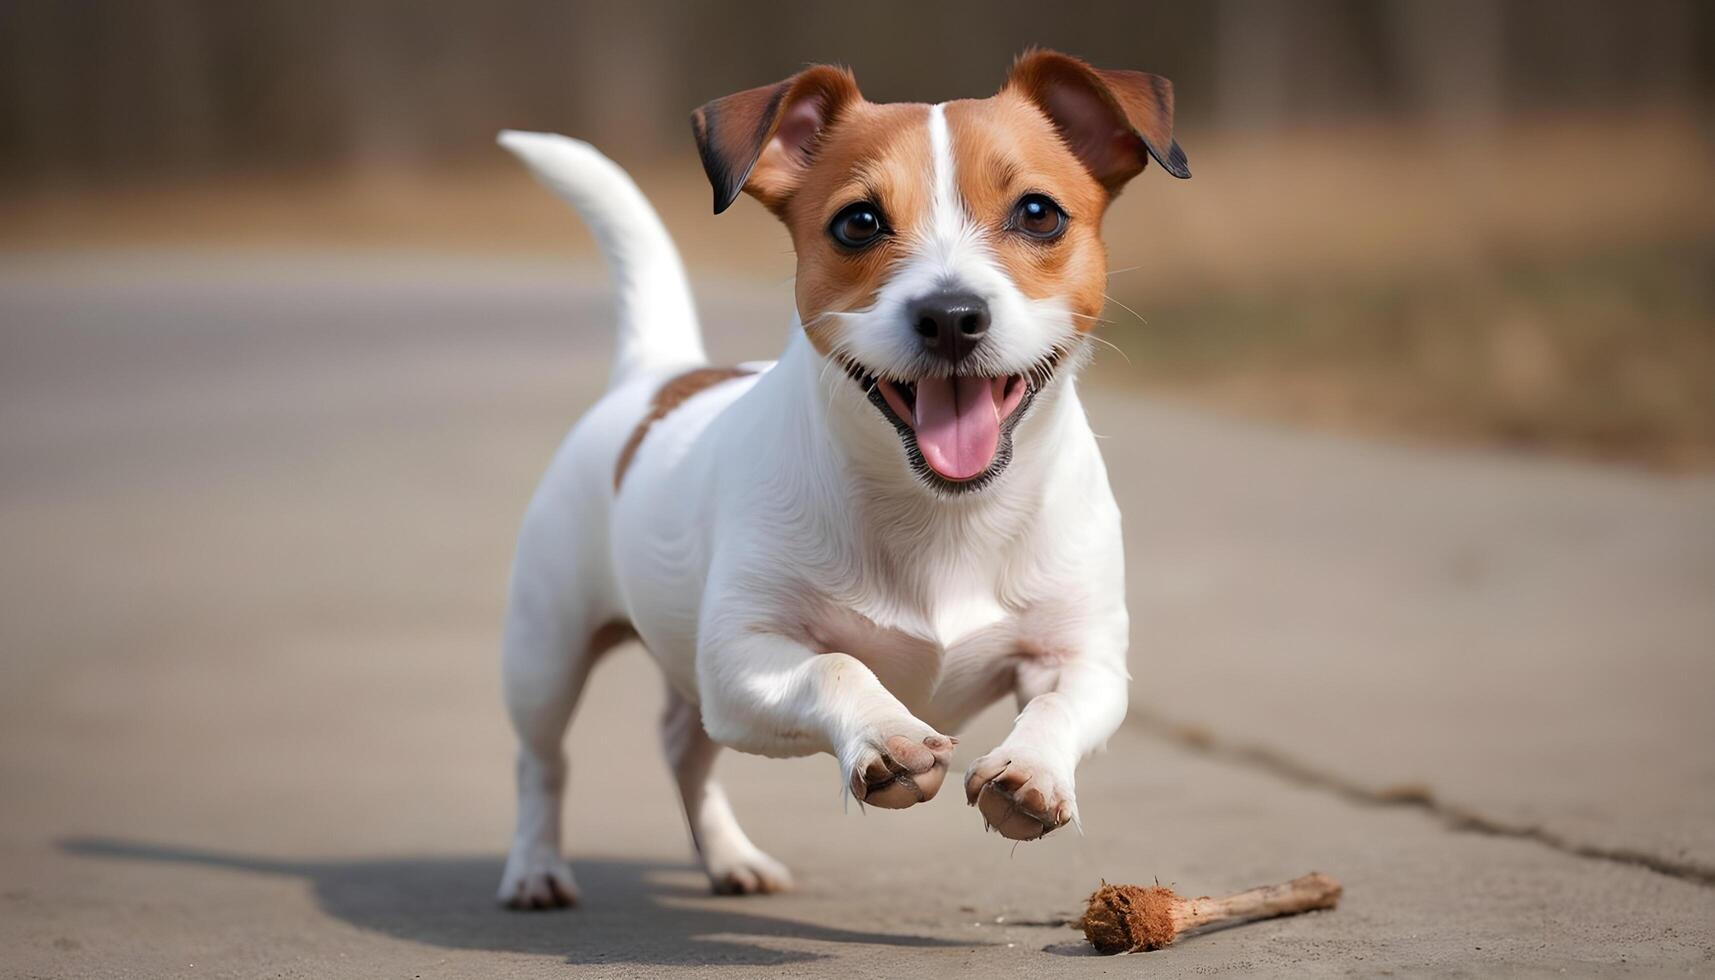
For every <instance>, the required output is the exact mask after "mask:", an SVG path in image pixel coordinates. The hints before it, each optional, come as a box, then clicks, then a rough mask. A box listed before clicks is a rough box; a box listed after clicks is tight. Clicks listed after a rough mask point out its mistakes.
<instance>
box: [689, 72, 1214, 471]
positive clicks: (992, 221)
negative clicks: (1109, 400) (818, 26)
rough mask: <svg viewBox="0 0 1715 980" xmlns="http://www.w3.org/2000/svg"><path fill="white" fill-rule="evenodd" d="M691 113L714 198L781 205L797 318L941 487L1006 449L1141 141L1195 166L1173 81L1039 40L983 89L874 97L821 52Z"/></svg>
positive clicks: (1178, 163)
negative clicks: (945, 98)
mask: <svg viewBox="0 0 1715 980" xmlns="http://www.w3.org/2000/svg"><path fill="white" fill-rule="evenodd" d="M692 124H693V127H694V128H695V131H696V136H697V144H698V147H699V149H700V150H701V151H702V158H703V166H704V168H705V169H706V170H707V171H708V175H709V180H710V182H711V183H712V184H713V185H714V194H715V211H716V212H717V213H718V212H720V211H724V210H726V208H727V207H729V206H730V205H731V204H732V202H733V201H734V200H735V199H736V198H737V197H738V195H739V192H740V191H743V192H745V193H748V194H750V195H751V196H752V197H755V198H756V199H757V200H759V201H761V202H762V203H763V205H765V206H766V207H767V208H768V209H769V210H770V211H772V212H774V214H775V215H776V216H778V217H779V218H780V220H781V221H782V222H784V223H785V225H786V227H787V229H788V230H789V231H790V233H791V236H792V242H793V246H794V247H795V249H796V251H797V257H798V276H797V287H796V289H797V302H798V312H799V317H800V320H801V321H802V323H803V325H804V333H805V335H806V336H807V337H808V339H809V341H810V343H811V344H812V345H814V347H815V349H816V351H817V352H818V353H820V355H821V356H822V357H824V358H828V359H830V360H831V361H833V362H834V363H836V364H837V365H838V366H839V368H841V369H842V370H843V371H844V373H845V375H846V376H847V377H849V379H850V381H848V380H847V378H837V379H836V380H835V383H837V384H840V385H852V386H853V387H852V389H851V390H852V391H855V392H858V393H859V394H860V395H861V396H862V397H866V398H867V399H868V401H869V403H870V404H871V405H873V406H874V412H872V413H871V414H872V415H876V417H875V420H874V421H875V422H876V423H881V422H885V423H887V424H891V425H892V426H893V427H894V428H895V429H896V430H897V431H898V433H899V437H900V440H901V443H902V445H903V447H904V451H905V454H906V459H907V462H908V464H909V465H910V466H911V468H912V469H913V470H914V471H915V472H916V473H917V474H918V476H919V477H920V478H921V479H922V480H923V482H924V483H926V484H927V485H928V486H930V487H932V488H935V489H937V490H940V491H944V492H960V491H968V490H974V489H978V488H980V487H982V486H984V485H986V484H987V483H988V482H989V481H990V480H992V479H993V478H994V477H995V476H997V475H998V474H999V473H1000V472H1001V471H1002V470H1003V469H1004V468H1005V467H1006V466H1007V464H1008V463H1009V462H1010V460H1011V458H1012V433H1013V430H1014V428H1015V427H1016V426H1017V425H1018V423H1019V422H1020V420H1021V419H1023V418H1024V417H1025V416H1026V415H1027V414H1028V413H1029V411H1030V408H1031V405H1032V403H1033V402H1035V401H1036V400H1037V398H1038V396H1039V395H1040V394H1041V393H1042V392H1043V391H1045V390H1046V389H1047V388H1048V387H1049V386H1051V385H1052V384H1054V382H1055V381H1056V380H1057V376H1058V373H1063V372H1061V371H1060V369H1062V368H1064V367H1066V366H1067V365H1068V364H1069V363H1070V362H1071V360H1072V359H1073V355H1075V354H1076V353H1077V352H1078V350H1079V349H1080V348H1081V347H1082V344H1083V342H1084V335H1085V333H1086V332H1087V331H1089V330H1090V329H1091V328H1092V327H1094V326H1095V324H1096V323H1097V318H1098V317H1099V316H1100V315H1101V312H1102V306H1103V302H1104V300H1105V298H1106V283H1107V253H1106V250H1105V248H1104V247H1103V244H1102V240H1101V235H1100V232H1101V221H1102V215H1103V213H1104V212H1105V211H1106V209H1107V207H1108V204H1109V202H1111V201H1112V200H1113V198H1114V196H1115V195H1116V194H1118V193H1119V191H1120V189H1121V188H1122V187H1123V186H1124V185H1125V184H1126V182H1127V181H1129V180H1131V178H1133V177H1135V176H1137V175H1138V174H1139V173H1141V172H1142V171H1143V169H1144V167H1145V166H1147V165H1148V162H1149V160H1150V158H1152V157H1153V158H1154V159H1155V160H1156V161H1158V162H1159V163H1160V164H1161V166H1162V167H1163V168H1164V169H1166V170H1167V171H1168V172H1169V173H1171V174H1173V175H1174V176H1176V177H1189V176H1190V175H1191V174H1190V171H1189V170H1188V169H1187V168H1186V161H1185V154H1184V153H1183V152H1182V151H1181V150H1180V149H1179V145H1178V144H1177V143H1175V142H1174V140H1173V87H1172V84H1171V83H1169V82H1168V81H1167V80H1166V79H1164V78H1160V77H1158V76H1155V75H1147V74H1144V73H1142V72H1134V71H1103V70H1099V69H1095V68H1091V67H1090V66H1089V65H1087V64H1085V63H1084V62H1082V61H1079V60H1077V59H1075V58H1071V57H1068V56H1066V55H1063V54H1058V53H1055V52H1051V51H1034V52H1031V53H1029V54H1026V55H1024V56H1023V57H1021V58H1020V59H1019V60H1018V61H1017V63H1016V64H1014V66H1013V69H1012V73H1011V75H1010V76H1009V77H1008V78H1007V81H1006V84H1005V85H1004V86H1003V87H1002V88H1001V90H1000V92H999V93H997V94H996V95H994V96H992V97H990V98H987V99H981V100H964V101H958V102H948V103H944V104H941V105H935V106H928V105H922V104H904V103H900V104H877V103H871V102H868V101H865V99H864V98H863V96H862V94H861V93H859V91H858V87H857V83H856V82H855V81H854V80H853V78H852V76H851V73H850V72H848V71H846V70H844V69H840V68H833V67H829V66H825V65H823V66H817V67H813V68H810V69H807V70H805V71H803V72H800V73H798V74H797V75H794V76H792V77H791V78H789V79H787V80H785V81H783V82H780V83H778V84H776V85H768V86H763V87H762V88H755V89H750V90H749V91H745V92H740V93H738V94H736V95H730V96H727V97H726V98H724V99H716V100H715V101H713V102H710V103H708V104H707V105H705V106H703V107H702V108H700V109H698V110H697V111H696V112H695V113H693V114H692ZM830 373H835V372H830ZM865 410H866V411H868V409H867V408H866V409H865ZM876 413H879V414H878V415H877V414H876Z"/></svg>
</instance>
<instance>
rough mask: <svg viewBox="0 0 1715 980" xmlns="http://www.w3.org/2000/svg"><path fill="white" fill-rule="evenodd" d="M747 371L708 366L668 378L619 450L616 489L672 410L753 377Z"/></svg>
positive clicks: (615, 477) (615, 468)
mask: <svg viewBox="0 0 1715 980" xmlns="http://www.w3.org/2000/svg"><path fill="white" fill-rule="evenodd" d="M754 373H755V372H753V371H747V370H745V369H744V368H736V367H707V368H697V369H696V370H693V371H686V372H685V373H684V374H680V375H676V376H674V377H672V378H669V379H667V383H666V384H663V385H662V386H661V390H659V391H657V392H655V397H654V398H652V399H650V401H649V411H648V412H646V413H644V415H643V418H641V419H639V420H638V422H637V427H636V428H634V429H632V430H631V437H630V438H628V439H626V440H625V446H624V447H623V448H622V449H620V451H619V460H618V461H617V462H615V463H614V466H613V489H614V491H615V492H618V491H619V484H620V483H621V481H623V480H624V479H625V471H626V470H628V469H630V468H631V460H632V458H633V457H635V456H636V455H637V450H638V449H639V448H641V447H642V445H643V437H644V436H647V435H648V434H649V429H650V428H651V427H652V426H654V425H655V423H657V422H659V421H661V420H662V419H664V418H666V417H667V416H668V414H670V413H671V412H672V411H673V409H675V408H678V407H679V406H680V405H683V404H684V403H685V402H687V401H689V400H690V399H691V397H692V396H694V395H696V394H698V393H700V392H703V391H705V390H707V389H709V388H713V387H714V386H715V385H718V384H720V383H721V382H723V381H731V380H732V379H734V378H742V377H745V376H746V375H750V374H754Z"/></svg>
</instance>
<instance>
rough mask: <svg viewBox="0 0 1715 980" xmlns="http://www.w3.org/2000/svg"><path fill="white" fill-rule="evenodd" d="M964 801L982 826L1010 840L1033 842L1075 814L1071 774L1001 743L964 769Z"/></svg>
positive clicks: (1076, 808) (1035, 756) (1021, 750)
mask: <svg viewBox="0 0 1715 980" xmlns="http://www.w3.org/2000/svg"><path fill="white" fill-rule="evenodd" d="M965 801H966V802H967V803H969V804H970V805H971V806H974V807H976V808H977V809H978V810H979V811H980V812H981V813H982V815H983V823H984V825H986V826H988V827H990V828H993V829H995V830H998V831H1000V833H1001V836H1003V837H1008V838H1011V839H1012V840H1036V839H1038V838H1041V837H1045V836H1047V835H1048V833H1049V831H1052V830H1055V829H1058V828H1060V827H1063V826H1065V825H1066V824H1067V823H1068V822H1069V821H1071V820H1074V819H1076V818H1077V815H1078V803H1077V799H1076V797H1074V796H1073V794H1072V776H1071V774H1070V773H1067V774H1066V775H1064V776H1061V775H1060V774H1059V773H1058V772H1057V771H1056V769H1055V767H1054V766H1053V765H1051V764H1049V763H1047V762H1046V761H1044V760H1043V759H1042V758H1041V757H1040V756H1038V755H1036V754H1035V753H1033V752H1031V751H1030V750H1028V749H1009V748H1006V747H1004V746H1003V747H1001V748H998V749H995V750H994V751H993V752H990V753H989V754H988V755H985V756H983V757H982V758H980V759H978V760H977V761H975V762H973V763H971V768H970V769H968V770H966V771H965Z"/></svg>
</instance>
